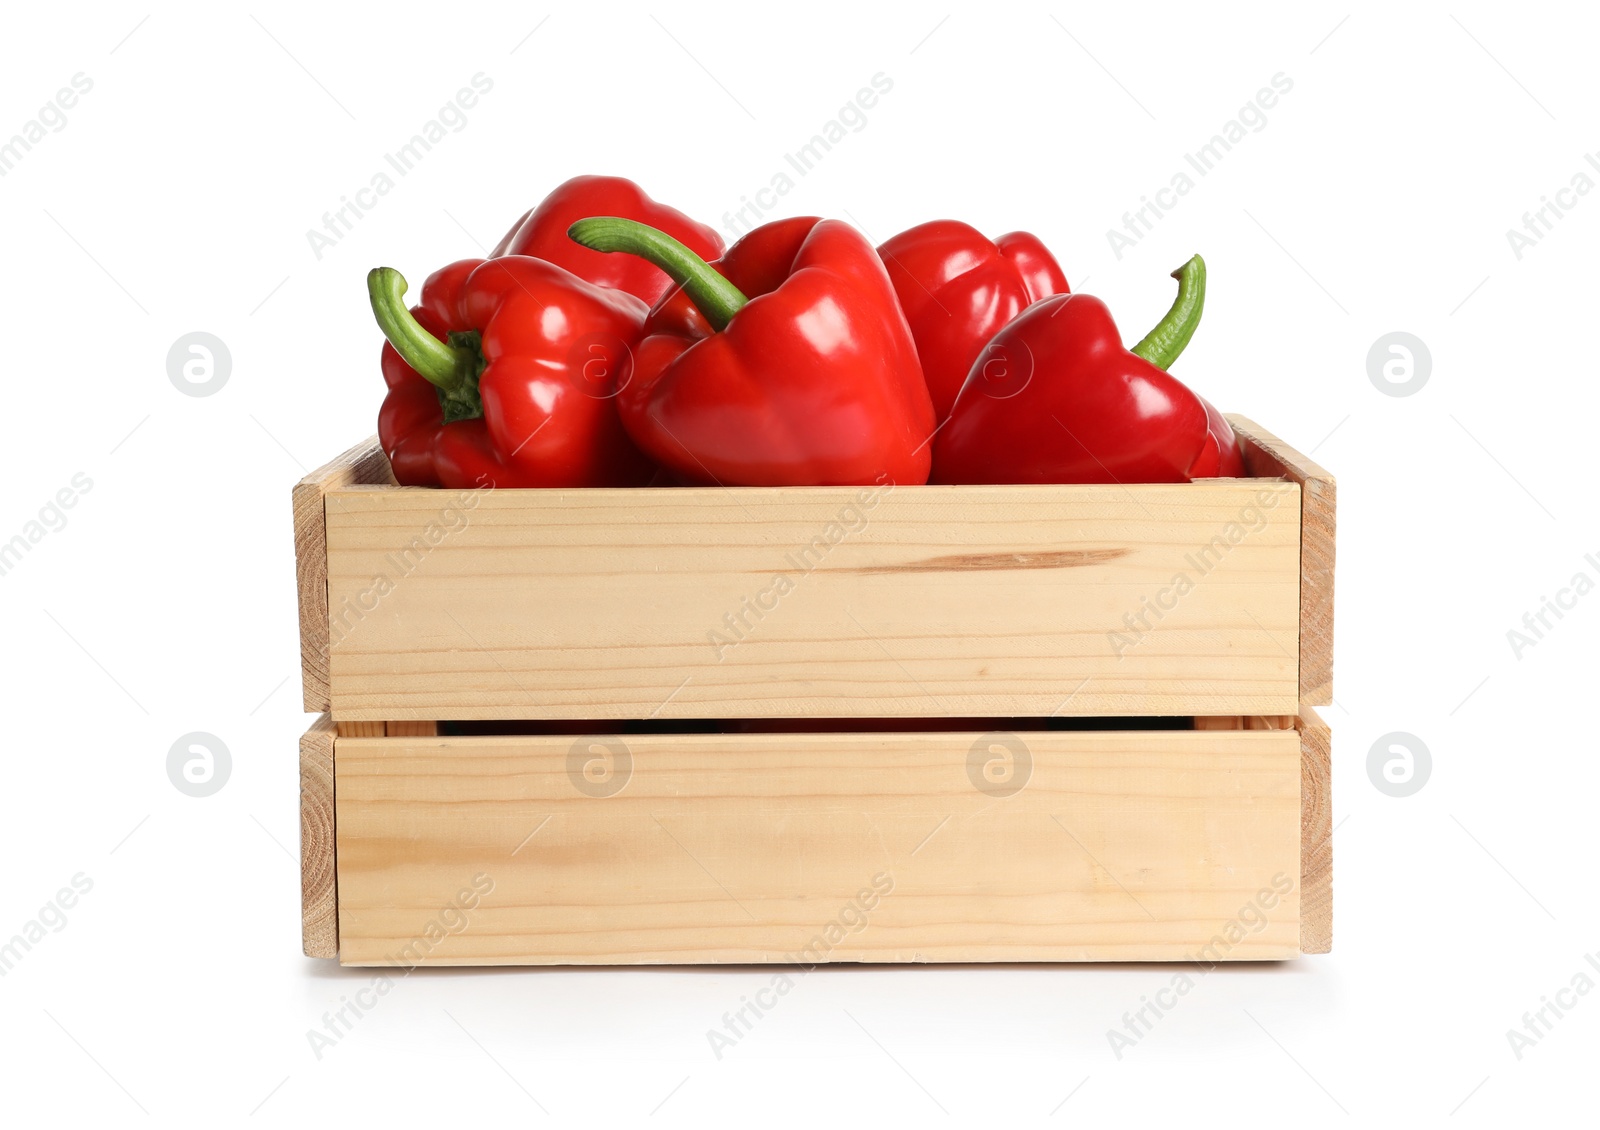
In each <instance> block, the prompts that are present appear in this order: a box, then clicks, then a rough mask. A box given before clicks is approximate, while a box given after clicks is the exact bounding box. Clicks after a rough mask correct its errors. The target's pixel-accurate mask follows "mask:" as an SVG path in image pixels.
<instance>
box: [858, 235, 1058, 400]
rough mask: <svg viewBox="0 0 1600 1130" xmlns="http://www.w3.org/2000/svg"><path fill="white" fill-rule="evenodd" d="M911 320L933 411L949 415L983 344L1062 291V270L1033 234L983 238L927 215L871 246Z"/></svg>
mask: <svg viewBox="0 0 1600 1130" xmlns="http://www.w3.org/2000/svg"><path fill="white" fill-rule="evenodd" d="M878 254H879V256H881V257H882V259H883V265H884V267H886V268H887V269H888V271H889V281H890V282H891V283H893V284H894V290H895V293H896V294H897V295H899V296H900V308H901V309H902V310H904V311H905V315H906V321H907V323H909V324H910V326H911V336H912V337H913V338H914V339H915V340H916V343H917V354H918V356H919V357H920V358H921V360H922V375H923V377H924V378H925V379H926V380H927V382H928V395H929V396H930V397H931V398H932V400H933V412H934V415H935V417H937V418H938V419H939V420H943V419H944V418H945V417H947V416H948V415H950V406H951V405H952V404H954V403H955V399H956V394H957V393H959V392H960V391H961V386H962V385H963V384H965V383H966V380H967V374H968V372H970V371H971V369H972V364H973V362H974V361H976V360H977V359H978V354H979V353H981V352H982V351H983V347H984V346H986V345H988V344H989V341H990V339H992V338H993V337H994V335H995V334H997V333H999V332H1000V330H1001V329H1002V328H1004V327H1005V325H1006V323H1008V322H1010V321H1011V319H1013V318H1015V317H1016V316H1017V315H1018V314H1020V313H1022V312H1023V311H1024V310H1026V309H1027V308H1028V307H1029V306H1031V305H1032V304H1033V303H1035V302H1037V301H1038V300H1039V299H1041V298H1048V297H1050V296H1051V295H1053V294H1066V293H1067V291H1068V289H1069V288H1068V286H1067V276H1066V274H1065V273H1064V272H1063V271H1062V270H1061V265H1060V264H1059V263H1057V262H1056V260H1055V256H1053V255H1051V254H1050V252H1049V250H1048V249H1047V248H1046V247H1045V245H1044V244H1043V243H1041V242H1040V241H1039V239H1038V237H1037V236H1033V235H1030V234H1029V233H1027V232H1021V231H1016V232H1009V233H1007V234H1006V235H1002V236H1000V237H999V238H998V239H994V240H990V239H989V238H987V237H986V236H985V235H984V234H983V233H982V232H980V231H979V230H978V229H977V228H974V227H972V226H971V225H969V224H964V223H962V222H960V221H959V220H933V221H931V222H930V223H926V224H918V225H917V226H916V227H914V228H908V229H907V230H905V231H903V232H901V233H900V234H899V235H897V236H894V237H893V238H892V239H890V240H889V241H888V242H887V243H885V244H883V246H881V247H879V248H878Z"/></svg>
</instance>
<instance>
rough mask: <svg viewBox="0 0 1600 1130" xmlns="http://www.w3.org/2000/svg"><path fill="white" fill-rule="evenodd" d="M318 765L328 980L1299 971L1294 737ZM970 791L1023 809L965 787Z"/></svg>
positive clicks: (733, 743) (801, 738) (794, 741)
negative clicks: (1286, 966) (336, 963)
mask: <svg viewBox="0 0 1600 1130" xmlns="http://www.w3.org/2000/svg"><path fill="white" fill-rule="evenodd" d="M624 743H625V744H624ZM1019 743H1020V744H1019ZM338 746H339V756H338V761H337V773H338V794H337V795H338V825H337V827H338V868H339V910H340V921H339V930H340V937H339V944H340V958H341V960H342V961H343V962H345V963H347V964H352V965H383V964H391V965H396V964H397V965H402V966H411V965H414V964H436V965H476V964H485V965H499V964H612V963H684V962H692V963H714V962H765V963H783V962H799V963H801V964H802V965H809V964H811V963H813V962H818V961H869V962H928V961H1110V960H1137V961H1144V960H1152V961H1153V960H1196V961H1203V962H1206V963H1208V964H1209V963H1211V962H1214V961H1219V960H1230V961H1231V960H1244V959H1273V958H1285V957H1291V956H1293V955H1295V954H1296V953H1298V952H1299V949H1300V942H1301V933H1302V929H1301V924H1300V910H1299V899H1300V892H1299V888H1298V884H1297V883H1296V882H1295V877H1296V876H1297V875H1298V874H1299V868H1300V841H1301V833H1300V791H1301V773H1300V765H1301V754H1300V739H1299V737H1298V736H1297V735H1296V734H1295V733H1293V732H1292V731H1272V730H1239V731H1229V732H1219V733H1208V732H1204V731H1193V730H1172V731H1142V732H1136V733H1135V732H1103V731H1079V732H1042V731H1040V732H1019V733H1016V734H1010V735H979V734H972V733H967V734H958V733H920V734H918V733H913V734H810V735H789V734H761V735H709V736H707V735H682V734H679V735H649V736H639V735H630V736H627V737H626V738H604V737H590V738H584V739H576V740H575V739H573V738H571V737H536V736H520V737H470V738H461V737H456V738H431V739H430V738H392V737H390V738H340V739H339V743H338ZM1008 758H1009V760H1007V759H1008ZM986 765H987V766H988V767H989V769H990V770H991V772H990V773H989V775H988V776H985V773H984V769H985V766H986ZM1008 774H1009V775H1008ZM991 780H997V781H999V782H1000V783H1001V784H1002V785H1007V784H1014V783H1016V782H1025V783H1024V784H1023V785H1022V787H1021V788H1020V791H1016V792H1013V793H1012V794H1011V795H1009V796H1001V795H998V794H997V793H994V792H991V793H985V792H982V791H980V790H979V788H978V787H977V785H976V784H975V783H974V782H975V781H983V782H988V781H991ZM595 782H598V783H595ZM580 784H583V785H585V787H587V788H588V790H589V793H594V794H598V793H602V792H607V791H609V792H611V795H589V793H586V792H584V791H580V787H579V786H580ZM617 786H620V788H618V787H617ZM990 787H991V789H994V788H996V786H990ZM875 884H876V891H874V885H875ZM1275 884H1276V885H1277V886H1278V888H1279V889H1280V890H1281V891H1282V892H1283V893H1282V894H1278V893H1277V892H1275V891H1274V890H1273V888H1274V885H1275ZM862 891H866V892H868V896H872V897H864V896H862V895H861V892H862ZM1263 892H1265V893H1263ZM869 902H870V903H871V904H872V905H870V906H868V905H867V903H869Z"/></svg>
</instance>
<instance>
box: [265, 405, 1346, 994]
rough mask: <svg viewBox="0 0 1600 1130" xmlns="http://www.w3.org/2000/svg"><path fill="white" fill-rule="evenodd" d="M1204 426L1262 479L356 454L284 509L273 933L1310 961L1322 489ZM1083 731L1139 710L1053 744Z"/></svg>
mask: <svg viewBox="0 0 1600 1130" xmlns="http://www.w3.org/2000/svg"><path fill="white" fill-rule="evenodd" d="M1233 421H1234V424H1235V427H1236V428H1237V429H1238V430H1239V432H1240V434H1241V437H1242V438H1243V440H1244V443H1245V448H1246V454H1247V466H1248V469H1249V471H1250V473H1251V474H1252V475H1253V476H1255V477H1253V478H1249V479H1237V480H1227V479H1217V480H1207V481H1202V482H1198V483H1190V484H1181V485H1138V486H1029V487H938V486H908V487H902V486H895V485H893V484H882V485H879V486H877V487H874V488H867V489H864V490H858V489H856V488H808V489H762V488H740V489H736V490H723V489H715V488H710V489H698V488H696V489H674V490H585V491H528V490H502V491H481V492H454V491H429V490H420V489H412V488H401V487H397V486H395V485H394V484H393V481H392V479H391V478H390V476H389V471H388V464H387V461H386V460H385V459H384V457H383V455H382V453H381V452H380V451H379V450H378V449H377V447H376V444H375V443H374V442H372V441H369V442H368V443H367V444H364V445H360V446H358V447H356V448H354V449H352V450H351V451H350V452H348V453H346V454H345V455H344V456H342V457H340V459H338V460H336V461H334V462H333V463H331V464H329V465H328V466H327V467H325V468H322V469H321V470H319V471H318V472H316V473H314V474H313V475H311V476H309V477H308V478H307V479H305V480H304V481H303V482H302V483H301V484H300V485H299V486H298V487H297V488H296V490H295V533H296V548H297V557H298V565H299V571H300V598H301V629H302V632H301V639H302V659H303V665H304V676H305V678H304V695H305V703H306V708H307V709H308V710H310V711H313V712H318V711H324V712H327V713H325V714H324V715H323V718H322V719H321V720H320V721H319V722H318V723H317V724H316V725H314V726H313V727H312V729H311V731H310V732H308V733H307V735H306V737H305V738H304V739H303V741H302V748H301V767H302V866H303V871H304V880H305V882H304V895H305V919H304V923H305V948H306V952H307V953H308V954H313V955H317V956H334V955H335V954H337V955H338V956H339V957H340V959H341V960H342V961H344V962H345V963H347V964H361V965H372V964H399V965H405V966H409V965H414V964H524V963H526V964H550V963H562V964H566V963H571V964H597V963H598V964H609V963H632V962H639V963H645V962H785V961H791V962H798V963H800V964H810V963H812V962H814V961H818V960H825V961H1026V960H1050V961H1068V960H1179V959H1182V960H1200V961H1210V960H1241V959H1261V958H1283V957H1288V956H1293V955H1294V954H1297V953H1314V952H1323V951H1325V950H1327V949H1328V948H1329V945H1330V942H1331V897H1330V876H1331V846H1330V844H1329V842H1328V841H1329V837H1330V835H1331V824H1330V821H1329V819H1328V814H1329V806H1328V732H1327V729H1326V727H1325V726H1323V724H1322V723H1321V721H1320V720H1319V719H1318V718H1317V716H1316V714H1315V711H1314V710H1312V709H1311V707H1312V706H1313V705H1316V704H1321V703H1326V702H1328V701H1329V697H1330V694H1331V680H1332V670H1331V651H1332V647H1331V644H1332V640H1331V632H1332V594H1333V545H1334V538H1333V515H1334V484H1333V480H1332V478H1331V477H1330V476H1328V475H1327V474H1326V472H1324V471H1322V469H1321V468H1319V467H1317V466H1316V465H1315V464H1313V463H1311V462H1310V461H1309V460H1307V459H1305V458H1304V457H1302V456H1300V455H1298V454H1297V453H1295V452H1294V451H1293V450H1292V449H1290V448H1288V447H1287V446H1286V445H1284V444H1283V443H1282V442H1281V441H1279V440H1277V439H1276V438H1275V437H1273V436H1271V435H1269V434H1268V433H1266V432H1264V431H1263V430H1261V429H1260V428H1258V427H1256V426H1255V425H1254V424H1251V423H1250V422H1249V421H1246V420H1243V419H1239V418H1233ZM1109 717H1129V718H1137V719H1145V720H1151V719H1159V720H1160V721H1158V722H1153V723H1152V722H1150V721H1145V722H1142V723H1139V724H1137V725H1135V724H1134V723H1130V724H1129V725H1127V726H1126V727H1113V728H1109V729H1108V728H1105V726H1104V724H1103V723H1098V724H1093V725H1095V726H1096V728H1074V729H1061V728H1057V727H1059V726H1061V725H1062V723H1061V722H1059V721H1058V720H1060V719H1104V718H1109ZM784 719H801V720H808V721H807V722H805V723H803V724H796V725H791V726H788V728H787V730H786V728H785V723H784V722H783V721H782V720H784ZM817 719H836V720H842V721H839V722H836V723H834V724H833V726H832V727H831V728H832V730H834V731H836V732H794V731H796V730H800V731H813V730H816V729H818V727H817V725H816V723H815V720H817ZM884 719H893V720H903V721H897V722H896V723H895V725H896V726H897V727H898V728H897V729H895V730H885V729H883V723H882V721H878V722H876V723H874V722H871V721H868V720H884ZM952 719H971V720H973V721H966V722H956V721H951V720H952ZM520 720H539V721H540V722H541V723H542V724H541V725H539V726H537V727H526V726H519V725H517V724H516V723H517V722H518V721H520ZM677 720H682V721H683V724H682V725H678V726H670V725H664V723H668V722H672V721H677ZM688 720H697V721H698V723H699V724H698V725H695V724H692V723H690V722H689V721H688ZM752 720H755V721H756V722H757V723H759V721H760V720H768V721H767V722H766V723H765V724H756V725H752ZM852 720H854V721H852ZM1000 720H1009V721H1000ZM441 723H444V724H446V729H447V730H449V729H452V728H454V729H465V728H469V727H470V728H471V729H472V731H473V732H472V733H471V734H456V735H450V734H445V735H444V736H441V732H440V724H441ZM460 723H464V724H467V725H454V726H452V725H451V724H460ZM642 723H644V724H648V725H643V724H642ZM1152 725H1153V726H1154V727H1156V728H1146V727H1150V726H1152ZM530 728H531V729H537V730H540V731H542V732H537V733H530V732H523V731H526V730H528V729H530ZM648 728H653V729H654V730H655V731H656V732H629V733H622V732H618V733H615V734H611V735H609V736H608V735H607V734H606V733H605V731H612V730H615V731H622V730H625V729H633V730H639V729H648ZM752 729H756V730H760V731H763V732H748V731H749V730H752ZM724 730H732V731H733V732H718V731H724ZM595 766H599V767H601V768H600V769H599V770H596V769H594V767H595ZM596 773H598V774H599V776H598V777H597V776H595V774H596ZM1007 773H1010V774H1011V776H1010V777H1007V776H1006V774H1007ZM996 774H999V776H998V777H996ZM1017 780H1020V781H1021V783H1020V784H1017V785H1016V787H1015V788H1011V787H1010V785H1008V784H1007V782H1012V783H1015V782H1016V781H1017ZM619 781H620V784H619V783H618V782H619ZM1280 888H1283V889H1280ZM869 904H870V905H869Z"/></svg>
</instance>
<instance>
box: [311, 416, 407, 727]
mask: <svg viewBox="0 0 1600 1130" xmlns="http://www.w3.org/2000/svg"><path fill="white" fill-rule="evenodd" d="M393 482H394V474H393V472H392V471H391V470H390V468H389V459H388V457H387V456H386V455H384V453H383V451H382V449H381V448H379V447H378V437H377V436H372V437H370V438H369V439H366V440H363V441H362V442H361V443H358V444H356V445H355V446H354V447H352V448H351V449H350V450H349V451H346V452H345V453H344V454H343V455H341V456H339V457H338V458H337V459H334V460H333V461H332V462H330V463H327V464H325V465H324V466H321V467H318V468H317V469H316V470H315V471H313V472H311V474H309V475H307V476H306V477H305V478H303V479H301V480H300V481H299V482H298V483H296V484H295V488H294V564H295V581H296V587H297V588H298V590H299V594H300V684H301V692H302V695H303V697H304V699H305V708H306V710H307V712H309V713H318V712H320V711H323V710H327V709H328V706H329V696H328V538H327V532H326V528H325V525H324V522H325V518H324V510H325V505H324V501H323V499H324V496H325V495H326V494H327V493H328V491H330V490H333V489H336V488H338V487H347V486H354V485H356V484H370V485H380V484H384V483H393Z"/></svg>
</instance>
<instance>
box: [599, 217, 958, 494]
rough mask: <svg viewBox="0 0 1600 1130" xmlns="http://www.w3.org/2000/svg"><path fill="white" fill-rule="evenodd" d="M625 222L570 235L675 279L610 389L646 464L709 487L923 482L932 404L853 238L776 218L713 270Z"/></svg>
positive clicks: (905, 334) (847, 232)
mask: <svg viewBox="0 0 1600 1130" xmlns="http://www.w3.org/2000/svg"><path fill="white" fill-rule="evenodd" d="M618 225H623V226H621V227H619V226H618ZM638 229H639V225H632V226H631V227H628V226H626V221H617V220H614V219H609V218H596V219H591V220H586V221H584V222H582V223H579V224H576V225H574V227H573V238H574V239H579V240H582V241H584V242H586V243H587V244H588V245H590V246H599V247H610V248H613V249H615V250H619V251H622V250H626V251H631V252H633V253H635V254H650V255H652V256H654V257H655V260H656V261H657V262H661V263H663V264H664V265H665V266H666V267H667V268H668V269H669V270H672V271H673V272H674V277H675V278H677V279H678V280H679V281H680V283H682V284H683V285H682V290H681V291H679V292H674V293H673V294H669V295H668V296H667V297H666V298H665V299H663V301H662V302H660V303H658V304H657V306H656V308H655V309H654V310H653V311H652V312H651V317H650V323H649V325H648V327H647V330H646V336H645V338H644V340H643V341H641V342H640V344H639V347H638V349H637V350H636V351H635V356H634V372H633V379H632V381H631V382H630V383H629V384H628V386H627V387H626V388H624V389H623V390H622V392H621V393H620V394H619V395H618V397H617V400H618V410H619V412H620V414H621V416H622V421H623V425H624V426H625V427H626V428H627V430H628V434H629V435H631V436H632V437H633V439H634V441H635V442H636V443H638V445H639V446H640V447H641V448H643V449H644V451H645V452H646V453H648V454H649V455H650V457H651V458H652V459H654V460H655V461H656V462H657V463H659V464H661V465H662V466H663V467H665V468H667V469H668V470H670V471H672V472H673V473H674V474H675V475H676V476H677V477H678V478H679V479H681V480H682V481H684V482H687V483H717V484H721V485H724V486H823V485H864V484H870V483H879V482H894V483H901V484H908V483H922V482H926V481H927V477H928V470H929V466H930V462H931V456H930V450H929V449H930V444H929V442H928V441H929V437H930V436H931V435H932V434H933V430H934V419H933V406H932V404H931V403H930V401H929V400H928V392H927V387H926V385H925V384H924V383H923V379H922V368H921V365H920V364H919V363H918V360H917V352H916V347H915V345H914V344H913V342H912V340H911V331H910V329H909V328H908V327H907V325H906V321H905V317H904V315H903V314H902V313H901V312H900V306H899V303H898V302H897V301H896V299H895V294H894V289H893V287H891V286H890V284H889V279H888V275H887V274H886V273H885V272H884V269H883V264H882V263H881V262H880V260H879V259H878V255H877V252H876V251H874V249H873V247H872V244H871V243H869V242H868V241H867V240H866V238H865V237H864V236H862V235H861V234H860V233H859V232H857V231H856V230H855V229H854V228H852V227H850V226H849V225H848V224H845V223H842V222H840V221H837V220H818V219H817V218H815V217H800V218H796V219H789V220H779V221H777V222H775V223H770V224H764V225H762V226H761V227H758V228H756V229H755V230H753V231H751V232H750V233H749V234H748V235H746V236H745V237H744V238H742V239H741V240H739V241H738V242H737V243H736V244H734V246H733V247H732V248H730V249H729V251H728V253H727V255H725V256H724V257H723V258H722V260H721V261H720V262H718V263H717V264H715V269H713V266H712V265H710V264H707V263H705V262H703V261H701V260H699V259H698V258H697V257H695V256H693V255H687V256H685V255H683V254H681V251H682V249H681V248H679V249H674V248H672V247H670V246H669V244H668V243H663V242H662V241H660V240H656V239H655V238H654V234H659V233H654V234H645V233H649V229H648V228H646V229H643V232H640V231H639V230H638Z"/></svg>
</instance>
